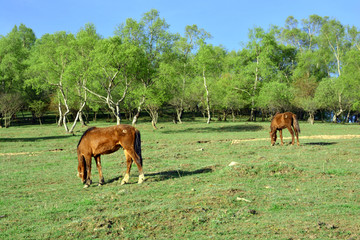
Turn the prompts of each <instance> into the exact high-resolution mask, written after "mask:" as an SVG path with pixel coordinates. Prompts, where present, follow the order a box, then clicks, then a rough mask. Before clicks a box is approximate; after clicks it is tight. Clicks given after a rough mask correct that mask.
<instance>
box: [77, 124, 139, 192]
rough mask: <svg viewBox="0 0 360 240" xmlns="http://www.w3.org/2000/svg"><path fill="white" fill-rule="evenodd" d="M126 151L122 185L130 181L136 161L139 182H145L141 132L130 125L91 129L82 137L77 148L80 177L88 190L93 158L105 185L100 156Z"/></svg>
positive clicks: (101, 180) (100, 183) (101, 181)
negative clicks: (133, 163) (131, 170)
mask: <svg viewBox="0 0 360 240" xmlns="http://www.w3.org/2000/svg"><path fill="white" fill-rule="evenodd" d="M120 148H123V149H124V153H125V157H126V163H127V169H126V173H125V176H124V178H123V180H122V181H121V185H122V184H125V183H127V182H128V181H129V177H130V169H131V164H132V162H133V161H134V162H135V163H136V165H137V167H138V169H139V181H138V183H142V182H143V181H144V180H145V177H144V173H143V169H142V165H143V164H142V157H141V139H140V132H139V130H137V129H136V128H134V127H132V126H130V125H116V126H112V127H106V128H96V127H92V128H89V129H88V130H86V131H85V132H84V134H83V135H82V136H81V138H80V141H79V144H78V146H77V155H78V161H79V165H78V176H79V177H80V178H81V180H82V182H83V183H84V184H85V186H84V188H87V187H89V186H90V184H91V158H92V157H94V158H95V161H96V166H97V169H98V172H99V179H100V180H99V185H102V184H104V177H103V174H102V170H101V160H100V155H102V154H110V153H113V152H116V151H117V150H119V149H120Z"/></svg>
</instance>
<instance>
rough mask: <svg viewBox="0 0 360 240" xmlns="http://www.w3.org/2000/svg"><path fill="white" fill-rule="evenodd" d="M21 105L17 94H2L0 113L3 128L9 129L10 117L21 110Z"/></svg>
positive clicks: (0, 96) (0, 97)
mask: <svg viewBox="0 0 360 240" xmlns="http://www.w3.org/2000/svg"><path fill="white" fill-rule="evenodd" d="M22 104H23V102H22V99H21V97H20V96H19V95H18V94H15V93H3V94H1V95H0V113H1V115H2V118H3V119H4V127H6V128H8V127H10V123H11V119H12V117H13V116H14V115H15V114H16V113H17V112H18V111H19V110H20V109H21V107H22ZM0 127H1V122H0Z"/></svg>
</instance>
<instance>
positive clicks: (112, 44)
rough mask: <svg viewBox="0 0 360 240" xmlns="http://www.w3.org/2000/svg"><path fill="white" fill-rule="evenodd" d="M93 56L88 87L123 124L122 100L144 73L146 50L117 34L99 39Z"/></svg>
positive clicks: (117, 121)
mask: <svg viewBox="0 0 360 240" xmlns="http://www.w3.org/2000/svg"><path fill="white" fill-rule="evenodd" d="M92 58H93V59H94V61H93V64H92V66H91V68H92V70H91V81H89V82H88V84H87V86H84V88H85V89H86V90H87V91H88V92H89V93H91V94H93V95H94V96H96V97H98V98H99V99H100V100H101V101H103V102H104V103H106V105H107V106H108V108H109V109H110V110H111V112H112V114H113V116H114V117H115V118H116V123H117V124H120V123H121V115H120V104H121V103H122V102H123V101H124V99H125V97H126V95H127V93H128V91H129V87H130V85H131V83H132V82H134V81H136V80H139V79H142V78H143V77H144V73H143V69H144V65H145V57H144V53H143V51H142V50H141V48H139V47H138V46H136V45H134V44H133V43H132V42H129V41H122V39H121V38H120V37H118V36H115V37H112V38H109V39H103V40H100V41H98V43H97V45H96V47H95V49H94V51H93V56H92Z"/></svg>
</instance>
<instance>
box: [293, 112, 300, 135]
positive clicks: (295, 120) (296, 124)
mask: <svg viewBox="0 0 360 240" xmlns="http://www.w3.org/2000/svg"><path fill="white" fill-rule="evenodd" d="M292 118H293V120H294V122H293V127H294V129H295V130H296V131H297V132H298V133H300V126H299V122H298V120H297V118H296V114H293V116H292Z"/></svg>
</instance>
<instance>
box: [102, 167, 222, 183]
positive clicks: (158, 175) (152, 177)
mask: <svg viewBox="0 0 360 240" xmlns="http://www.w3.org/2000/svg"><path fill="white" fill-rule="evenodd" d="M214 170H215V167H214V166H210V167H204V168H200V169H197V170H194V171H184V170H169V171H162V172H154V173H147V174H146V173H145V182H146V181H149V182H160V181H165V180H168V179H174V178H182V177H186V176H192V175H196V174H203V173H210V172H213V171H214ZM121 178H122V176H119V177H115V178H112V179H110V180H108V181H106V184H110V183H113V182H116V181H119V180H120V179H121Z"/></svg>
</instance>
